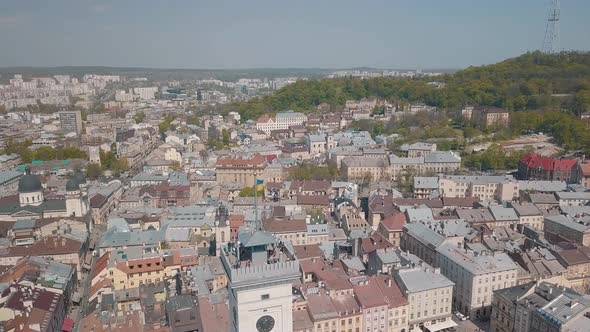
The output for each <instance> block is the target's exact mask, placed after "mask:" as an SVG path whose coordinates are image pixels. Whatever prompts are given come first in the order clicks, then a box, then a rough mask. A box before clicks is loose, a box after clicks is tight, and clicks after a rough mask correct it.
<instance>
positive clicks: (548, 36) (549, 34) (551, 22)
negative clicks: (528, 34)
mask: <svg viewBox="0 0 590 332" xmlns="http://www.w3.org/2000/svg"><path fill="white" fill-rule="evenodd" d="M550 1H551V5H550V7H549V13H548V15H547V27H546V28H545V39H544V40H543V52H544V53H548V54H552V53H559V51H560V45H559V17H560V14H561V9H560V3H559V0H550Z"/></svg>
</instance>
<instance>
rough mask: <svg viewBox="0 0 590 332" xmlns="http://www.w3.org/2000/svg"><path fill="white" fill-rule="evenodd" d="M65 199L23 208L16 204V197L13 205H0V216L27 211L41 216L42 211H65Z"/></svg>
mask: <svg viewBox="0 0 590 332" xmlns="http://www.w3.org/2000/svg"><path fill="white" fill-rule="evenodd" d="M65 210H66V200H65V199H48V200H45V201H43V202H42V203H41V205H37V206H34V205H25V206H23V207H21V206H20V204H19V203H18V197H17V200H16V202H15V203H14V204H12V202H11V203H10V204H8V203H7V204H0V215H7V214H14V213H17V212H21V211H28V212H31V213H35V214H41V213H43V212H44V211H65Z"/></svg>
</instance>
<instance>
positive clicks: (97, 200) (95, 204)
mask: <svg viewBox="0 0 590 332" xmlns="http://www.w3.org/2000/svg"><path fill="white" fill-rule="evenodd" d="M106 202H107V197H106V196H104V195H102V194H96V195H94V196H92V198H90V207H92V208H95V209H98V208H100V207H102V206H103V205H104V204H105V203H106Z"/></svg>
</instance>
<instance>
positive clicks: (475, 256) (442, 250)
mask: <svg viewBox="0 0 590 332" xmlns="http://www.w3.org/2000/svg"><path fill="white" fill-rule="evenodd" d="M437 253H438V255H437V262H438V266H439V267H440V269H441V273H442V274H444V275H445V276H446V277H447V278H449V279H450V280H452V281H453V282H454V283H455V292H454V294H453V308H455V309H456V310H459V311H461V312H462V313H464V314H466V315H469V316H470V317H477V318H485V317H489V316H490V314H491V311H492V310H491V305H492V295H493V292H494V291H495V290H498V289H503V288H508V287H512V286H516V283H517V278H518V277H517V265H516V264H515V263H514V262H513V261H512V259H510V257H509V256H508V255H506V254H505V253H494V252H492V253H487V252H485V251H482V252H476V251H472V250H468V249H462V248H461V247H458V246H454V245H451V244H443V245H441V246H440V247H439V248H437Z"/></svg>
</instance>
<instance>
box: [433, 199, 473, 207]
mask: <svg viewBox="0 0 590 332" xmlns="http://www.w3.org/2000/svg"><path fill="white" fill-rule="evenodd" d="M442 200H443V205H444V206H459V207H474V206H475V204H476V203H478V202H479V198H477V197H464V198H459V197H457V198H456V197H443V198H442Z"/></svg>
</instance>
